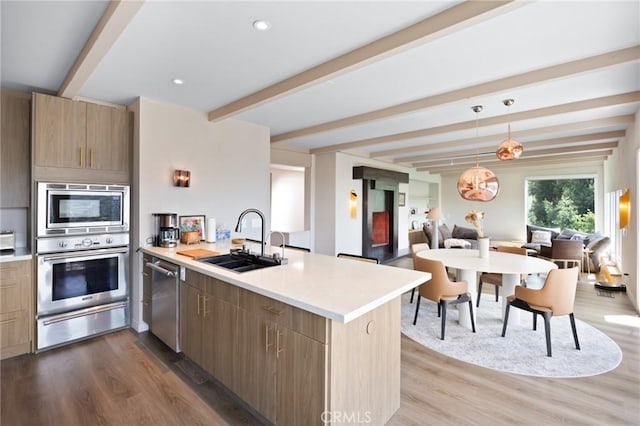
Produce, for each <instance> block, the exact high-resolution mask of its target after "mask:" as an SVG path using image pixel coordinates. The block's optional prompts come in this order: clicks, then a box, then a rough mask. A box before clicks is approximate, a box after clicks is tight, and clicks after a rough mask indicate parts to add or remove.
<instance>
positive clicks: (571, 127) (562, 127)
mask: <svg viewBox="0 0 640 426" xmlns="http://www.w3.org/2000/svg"><path fill="white" fill-rule="evenodd" d="M634 119H635V115H634V114H627V115H618V116H615V117H605V118H600V119H595V120H587V121H580V122H577V123H568V124H558V125H555V126H546V127H536V128H534V129H528V130H518V131H512V132H511V136H512V137H513V138H514V139H516V140H517V139H523V138H528V137H531V136H539V135H542V134H545V133H562V132H572V131H580V130H591V129H598V128H603V127H612V126H620V125H625V124H629V123H633V121H634ZM504 136H505V135H504V133H500V134H493V135H486V136H480V137H475V138H468V139H457V140H448V141H444V142H438V143H433V144H424V145H417V146H409V147H406V148H396V149H387V150H384V151H377V152H371V153H370V154H369V156H370V157H371V158H381V157H398V156H401V155H403V154H415V153H418V152H428V151H431V150H436V149H450V148H453V147H457V148H463V147H466V146H476V145H480V144H482V143H486V142H492V141H495V142H498V141H501V140H502V138H503V137H504ZM406 161H411V160H406V159H405V158H404V157H401V158H397V160H395V162H398V163H401V162H406Z"/></svg>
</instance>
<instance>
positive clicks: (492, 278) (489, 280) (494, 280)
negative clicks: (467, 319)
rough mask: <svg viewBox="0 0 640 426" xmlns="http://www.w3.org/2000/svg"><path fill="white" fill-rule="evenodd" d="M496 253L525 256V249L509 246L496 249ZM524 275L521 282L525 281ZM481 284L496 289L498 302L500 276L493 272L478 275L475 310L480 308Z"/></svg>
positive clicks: (500, 283) (500, 285) (500, 284)
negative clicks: (492, 286)
mask: <svg viewBox="0 0 640 426" xmlns="http://www.w3.org/2000/svg"><path fill="white" fill-rule="evenodd" d="M496 250H497V251H500V252H503V253H513V254H521V255H523V256H526V255H527V249H526V248H523V247H511V246H498V247H497V248H496ZM526 278H527V277H526V275H523V276H522V278H521V279H520V281H521V282H523V281H524V280H526ZM482 284H492V285H494V286H495V289H496V302H497V301H498V295H499V294H498V293H499V290H500V289H499V287H502V274H497V273H494V272H485V273H483V274H481V275H480V279H478V300H477V301H476V308H477V307H479V306H480V295H481V294H482Z"/></svg>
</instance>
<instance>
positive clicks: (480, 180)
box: [458, 105, 500, 201]
mask: <svg viewBox="0 0 640 426" xmlns="http://www.w3.org/2000/svg"><path fill="white" fill-rule="evenodd" d="M471 109H472V110H473V112H475V113H476V137H477V136H478V113H479V112H481V111H482V105H476V106H473V107H471ZM499 190H500V183H499V182H498V178H497V177H496V175H495V174H494V173H493V172H492V171H491V170H489V169H487V168H484V167H480V164H479V154H477V153H476V165H475V167H472V168H470V169H467V170H465V171H464V172H463V173H462V174H461V175H460V177H459V178H458V193H459V194H460V195H461V196H462V198H464V199H465V200H469V201H491V200H493V199H494V198H496V195H498V191H499Z"/></svg>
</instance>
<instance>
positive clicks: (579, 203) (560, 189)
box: [528, 178, 595, 232]
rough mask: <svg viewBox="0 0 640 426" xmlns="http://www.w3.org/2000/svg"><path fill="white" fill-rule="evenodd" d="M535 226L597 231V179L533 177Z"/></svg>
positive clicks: (531, 221)
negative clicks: (595, 186) (595, 183)
mask: <svg viewBox="0 0 640 426" xmlns="http://www.w3.org/2000/svg"><path fill="white" fill-rule="evenodd" d="M528 187H529V203H528V204H529V212H528V214H529V217H528V221H529V224H531V225H538V226H546V227H550V228H561V229H564V228H571V229H575V230H577V231H582V232H593V231H594V230H595V215H594V213H593V210H594V179H592V178H590V179H548V180H529V181H528Z"/></svg>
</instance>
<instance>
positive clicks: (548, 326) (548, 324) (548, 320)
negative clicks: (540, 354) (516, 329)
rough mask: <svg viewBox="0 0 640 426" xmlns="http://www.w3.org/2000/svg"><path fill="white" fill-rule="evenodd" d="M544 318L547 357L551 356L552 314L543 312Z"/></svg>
mask: <svg viewBox="0 0 640 426" xmlns="http://www.w3.org/2000/svg"><path fill="white" fill-rule="evenodd" d="M542 318H544V337H545V339H546V341H547V356H549V357H550V356H551V314H550V313H549V312H543V313H542Z"/></svg>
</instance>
